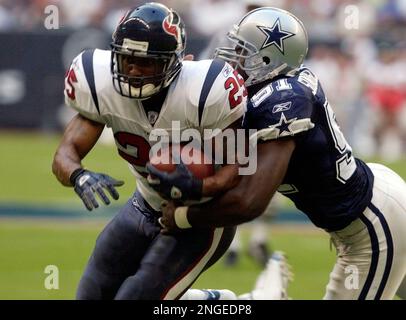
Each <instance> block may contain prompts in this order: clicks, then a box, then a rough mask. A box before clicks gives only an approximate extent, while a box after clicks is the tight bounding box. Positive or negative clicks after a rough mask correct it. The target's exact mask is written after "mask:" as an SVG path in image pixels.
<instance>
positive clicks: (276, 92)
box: [243, 79, 314, 142]
mask: <svg viewBox="0 0 406 320" xmlns="http://www.w3.org/2000/svg"><path fill="white" fill-rule="evenodd" d="M313 97H314V96H313V95H312V94H311V92H309V91H308V90H304V89H303V87H302V86H301V85H300V84H299V83H297V81H295V79H289V81H288V79H282V80H278V81H276V82H272V83H270V84H268V85H267V86H266V87H264V88H262V89H261V90H259V91H258V92H257V93H256V94H255V95H254V96H253V97H252V98H251V99H250V101H249V103H248V105H247V112H246V114H245V117H244V123H243V125H244V128H246V129H255V130H257V131H256V132H255V133H251V134H250V140H254V141H258V140H275V139H279V138H284V137H294V136H297V135H298V134H300V133H302V132H305V131H308V130H310V129H312V128H314V123H313V121H312V115H313V109H314V102H313ZM254 141H253V142H254Z"/></svg>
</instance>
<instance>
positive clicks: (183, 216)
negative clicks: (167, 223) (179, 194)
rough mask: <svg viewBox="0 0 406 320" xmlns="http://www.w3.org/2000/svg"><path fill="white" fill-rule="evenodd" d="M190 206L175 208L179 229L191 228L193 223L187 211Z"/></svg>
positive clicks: (176, 222)
mask: <svg viewBox="0 0 406 320" xmlns="http://www.w3.org/2000/svg"><path fill="white" fill-rule="evenodd" d="M188 209H189V207H178V208H176V210H175V214H174V216H175V224H176V226H177V227H178V228H179V229H189V228H191V227H192V225H191V224H190V223H189V220H188V219H187V211H188Z"/></svg>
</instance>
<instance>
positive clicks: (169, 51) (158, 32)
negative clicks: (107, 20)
mask: <svg viewBox="0 0 406 320" xmlns="http://www.w3.org/2000/svg"><path fill="white" fill-rule="evenodd" d="M185 44H186V35H185V27H184V24H183V22H182V20H181V18H180V17H179V15H178V14H177V13H176V12H175V11H174V10H172V9H169V8H167V7H166V6H164V5H162V4H159V3H154V2H151V3H147V4H144V5H142V6H139V7H137V8H134V9H132V10H130V11H128V12H127V13H126V14H125V15H124V17H123V18H122V19H121V21H120V23H119V24H118V26H117V28H116V30H115V32H114V34H113V42H112V43H111V49H112V50H111V51H112V54H111V73H112V75H113V85H114V88H115V89H116V91H117V92H118V93H120V94H121V95H122V96H125V97H129V98H135V99H147V98H149V97H151V96H153V95H154V94H156V93H158V92H160V91H161V90H162V89H163V88H165V87H167V86H168V85H169V84H170V83H171V82H172V81H173V80H174V78H175V77H176V75H177V74H178V73H179V71H180V69H181V67H182V60H183V58H184V52H185Z"/></svg>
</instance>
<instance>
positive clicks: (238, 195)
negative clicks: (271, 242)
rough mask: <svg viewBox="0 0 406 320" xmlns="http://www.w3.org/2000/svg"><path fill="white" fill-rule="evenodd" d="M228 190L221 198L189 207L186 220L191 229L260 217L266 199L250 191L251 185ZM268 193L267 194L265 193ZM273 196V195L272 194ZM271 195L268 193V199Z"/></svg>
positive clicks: (235, 222) (222, 225) (229, 223)
mask: <svg viewBox="0 0 406 320" xmlns="http://www.w3.org/2000/svg"><path fill="white" fill-rule="evenodd" d="M244 178H246V177H244ZM244 180H245V179H243V180H242V181H241V182H242V185H239V187H237V188H234V189H232V190H229V191H228V192H226V193H224V194H223V195H222V196H221V197H218V198H215V199H213V200H212V201H209V202H207V203H204V204H200V205H196V206H190V207H189V209H188V212H187V219H188V221H189V222H190V224H191V225H192V226H193V227H225V226H234V225H237V224H241V223H244V222H248V221H251V220H253V219H255V218H256V217H258V216H259V215H261V213H262V212H263V211H264V210H265V208H266V206H267V204H268V200H267V199H268V197H262V196H260V195H258V194H255V193H254V192H252V190H254V189H251V191H250V186H251V185H252V184H251V183H249V184H246V185H245V182H244ZM267 193H268V192H267ZM272 194H273V193H272ZM272 194H270V193H268V195H269V197H271V196H272Z"/></svg>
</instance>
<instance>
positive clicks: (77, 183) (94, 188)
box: [70, 169, 124, 211]
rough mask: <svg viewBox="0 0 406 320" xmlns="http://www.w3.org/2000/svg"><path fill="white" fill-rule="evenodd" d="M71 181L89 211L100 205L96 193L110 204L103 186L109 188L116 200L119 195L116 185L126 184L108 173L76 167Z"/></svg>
mask: <svg viewBox="0 0 406 320" xmlns="http://www.w3.org/2000/svg"><path fill="white" fill-rule="evenodd" d="M70 182H71V183H72V185H73V186H74V190H75V192H76V193H77V195H78V196H79V197H80V198H81V199H82V201H83V203H84V204H85V206H86V208H87V210H89V211H92V210H93V208H98V207H99V204H98V203H97V200H96V197H95V193H97V194H98V195H99V197H100V199H102V201H103V202H104V203H105V204H106V205H108V204H110V199H109V198H108V197H107V196H106V194H105V193H104V190H103V188H105V189H107V190H108V192H109V193H110V195H111V197H112V198H113V199H114V200H117V199H118V198H119V195H118V192H117V191H116V188H115V187H119V186H122V185H123V184H124V181H120V180H116V179H114V178H112V177H110V176H108V175H107V174H103V173H96V172H92V171H89V170H85V169H76V170H75V171H73V173H72V174H71V176H70Z"/></svg>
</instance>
